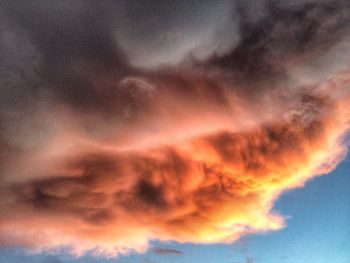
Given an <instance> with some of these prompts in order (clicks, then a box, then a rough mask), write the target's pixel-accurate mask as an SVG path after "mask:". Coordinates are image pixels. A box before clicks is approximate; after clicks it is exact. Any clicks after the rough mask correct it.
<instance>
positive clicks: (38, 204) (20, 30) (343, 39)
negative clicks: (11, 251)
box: [0, 0, 350, 255]
mask: <svg viewBox="0 0 350 263" xmlns="http://www.w3.org/2000/svg"><path fill="white" fill-rule="evenodd" d="M0 8H1V11H0V21H1V23H0V30H1V34H0V55H1V57H2V60H1V63H0V75H1V83H0V85H1V87H0V89H1V90H0V92H1V93H0V102H1V103H0V126H1V131H0V145H1V150H0V209H1V214H0V244H1V245H7V246H8V245H13V246H24V247H26V248H28V249H32V250H34V251H35V250H39V251H40V250H52V249H56V248H66V249H68V250H69V251H70V252H71V253H73V254H75V255H82V254H83V253H85V252H87V251H93V252H94V253H96V254H104V255H115V254H118V253H127V252H129V251H130V250H136V251H144V250H146V249H147V247H148V244H149V241H151V240H162V241H169V240H175V241H179V242H195V243H212V242H233V241H235V240H237V239H238V238H240V237H241V236H242V235H245V234H248V233H257V232H264V231H270V230H277V229H280V228H282V227H283V226H284V225H285V222H284V219H283V216H282V215H279V214H277V213H276V212H275V211H273V204H274V201H275V200H276V199H277V198H278V197H279V195H280V194H281V193H282V192H283V191H285V190H287V189H291V188H295V187H301V186H303V184H304V183H305V182H306V181H307V180H309V179H311V178H313V177H315V176H318V175H322V174H324V173H328V172H330V171H331V170H333V169H334V168H335V167H336V165H337V164H338V163H339V161H341V160H342V158H343V157H344V155H345V153H346V151H347V145H346V144H345V142H344V136H345V134H346V132H347V131H348V129H349V125H350V119H349V116H350V88H349V84H350V70H349V65H348V62H347V61H348V58H349V55H350V54H348V53H347V52H346V50H347V47H348V46H349V43H350V42H349V36H350V35H349V33H350V32H349V30H350V4H349V3H348V1H341V0H339V1H295V2H293V4H291V3H290V2H289V3H288V1H215V2H213V1H204V2H203V3H202V2H199V1H198V2H197V1H177V2H174V1H162V2H161V3H154V2H152V1H132V2H130V1H102V2H96V1H59V2H58V1H57V2H56V1H52V2H47V1H25V2H21V1H2V2H1V3H0ZM210 10H212V11H210ZM227 10H229V12H227ZM218 13H219V14H220V15H221V17H220V19H218V20H217V17H218ZM215 21H216V22H215ZM206 26H208V30H205V28H206ZM330 32H331V33H330ZM155 38H157V39H155ZM187 40H189V41H187ZM171 49H172V51H170V50H171ZM157 50H159V52H158V53H157ZM168 51H169V53H168ZM165 54H168V56H167V55H165ZM340 54H341V55H340ZM165 250H166V249H165ZM165 250H164V253H168V252H169V253H177V252H174V251H172V252H170V251H168V252H165ZM158 252H159V253H161V252H160V250H159V251H158ZM155 253H157V252H155Z"/></svg>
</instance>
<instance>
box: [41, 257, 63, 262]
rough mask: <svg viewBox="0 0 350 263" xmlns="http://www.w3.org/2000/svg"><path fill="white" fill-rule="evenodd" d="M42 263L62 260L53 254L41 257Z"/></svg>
mask: <svg viewBox="0 0 350 263" xmlns="http://www.w3.org/2000/svg"><path fill="white" fill-rule="evenodd" d="M42 263H62V261H61V260H60V259H59V258H58V257H55V256H47V257H45V258H44V259H43V261H42Z"/></svg>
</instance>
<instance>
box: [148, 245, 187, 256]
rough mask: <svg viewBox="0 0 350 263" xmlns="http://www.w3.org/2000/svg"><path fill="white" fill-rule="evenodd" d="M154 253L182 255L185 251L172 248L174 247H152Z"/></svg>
mask: <svg viewBox="0 0 350 263" xmlns="http://www.w3.org/2000/svg"><path fill="white" fill-rule="evenodd" d="M152 251H153V253H155V254H158V255H169V254H170V255H171V254H173V255H174V254H175V255H182V254H183V252H182V251H180V250H177V249H172V248H161V247H155V248H153V249H152Z"/></svg>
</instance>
